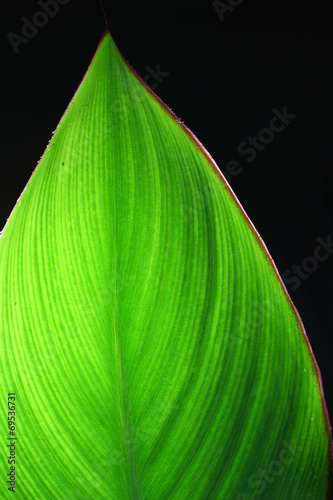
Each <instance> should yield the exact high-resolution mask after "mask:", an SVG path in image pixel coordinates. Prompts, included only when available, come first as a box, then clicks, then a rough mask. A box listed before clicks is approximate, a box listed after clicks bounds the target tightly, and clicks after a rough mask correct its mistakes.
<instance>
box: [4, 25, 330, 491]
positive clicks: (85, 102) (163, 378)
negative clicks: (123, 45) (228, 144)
mask: <svg viewBox="0 0 333 500" xmlns="http://www.w3.org/2000/svg"><path fill="white" fill-rule="evenodd" d="M0 308H1V336H0V353H1V354H0V355H1V359H0V362H1V365H0V366H1V380H0V384H1V408H2V410H1V412H2V413H1V431H2V432H1V435H2V444H1V477H2V480H1V486H0V487H1V491H2V493H1V497H2V498H4V497H7V495H9V494H10V493H11V492H10V491H8V490H7V488H10V487H11V483H6V480H5V477H6V478H7V480H10V478H11V476H10V475H8V474H9V473H10V472H12V477H14V474H13V473H15V481H14V480H13V481H14V483H15V484H14V489H15V491H16V498H17V499H30V498H34V499H55V498H56V499H61V498H63V499H97V498H98V499H114V500H124V499H140V500H143V499H145V500H157V499H158V500H159V499H163V500H164V499H165V500H169V499H176V500H178V499H179V500H186V499H191V500H193V499H195V500H196V499H197V500H202V499H207V500H210V499H217V500H229V499H230V500H231V499H232V500H244V499H255V498H257V497H258V496H259V495H261V498H267V499H270V500H274V499H277V500H281V499H288V500H310V499H315V500H317V499H324V498H325V497H326V495H327V490H328V480H329V474H330V466H331V463H330V457H331V449H330V436H329V424H328V417H327V414H326V409H325V403H324V400H323V395H322V387H321V382H320V376H319V372H318V368H317V365H316V363H315V360H314V358H313V356H312V353H311V349H310V347H309V345H308V342H307V338H306V335H305V332H304V329H303V326H302V323H301V321H300V319H299V317H298V315H297V313H296V311H295V309H294V306H293V304H292V303H291V301H290V298H289V297H288V295H287V292H286V290H285V288H284V285H283V284H282V281H281V279H280V277H279V275H278V273H277V271H276V268H275V266H274V264H273V262H272V260H271V258H270V256H269V254H268V252H267V250H266V248H265V246H264V244H263V242H262V241H261V239H260V237H259V235H258V234H257V232H256V230H255V229H254V227H253V225H252V223H251V222H250V221H249V219H248V218H247V216H246V214H245V213H244V211H243V209H242V208H241V206H240V204H239V203H238V201H237V199H236V198H235V196H234V194H233V193H232V191H231V189H230V187H229V186H228V184H227V183H226V181H225V180H224V178H223V177H222V175H221V173H220V171H219V170H218V168H217V166H216V165H215V164H214V162H213V160H212V159H211V158H210V156H209V155H208V153H207V152H206V151H205V150H204V148H203V147H202V146H201V144H200V143H199V142H198V141H197V140H196V138H195V137H193V135H192V134H191V132H190V131H189V130H188V129H186V128H185V126H184V125H183V124H182V123H180V121H179V120H178V119H177V118H176V117H175V116H174V115H173V114H172V113H171V112H170V111H169V110H168V109H167V108H166V106H165V105H164V104H163V103H162V102H161V101H160V100H159V99H158V98H156V96H155V95H154V94H153V93H152V92H151V91H150V90H149V89H148V88H147V87H146V86H145V85H144V84H143V82H142V81H141V80H140V79H139V78H138V77H137V75H136V74H134V72H133V71H132V70H131V69H130V68H129V66H128V65H127V64H126V63H125V62H124V60H123V59H122V57H121V55H120V54H119V52H118V50H117V48H116V46H115V44H114V42H113V41H112V39H111V36H110V34H109V33H108V32H106V33H105V34H104V36H103V38H102V40H101V42H100V45H99V47H98V50H97V52H96V54H95V57H94V59H93V61H92V63H91V65H90V67H89V69H88V71H87V73H86V75H85V77H84V79H83V81H82V83H81V85H80V87H79V89H78V90H77V92H76V94H75V96H74V98H73V100H72V101H71V103H70V105H69V107H68V109H67V110H66V113H65V114H64V116H63V117H62V119H61V121H60V123H59V125H58V127H57V129H56V131H55V133H54V135H53V137H52V140H51V142H50V143H49V145H48V147H47V149H46V151H45V153H44V155H43V157H42V159H41V161H40V162H39V164H38V166H37V168H36V170H35V172H34V174H33V176H32V178H31V179H30V181H29V183H28V185H27V187H26V189H25V190H24V192H23V193H22V195H21V197H20V199H19V200H18V202H17V204H16V206H15V208H14V210H13V212H12V214H11V216H10V218H9V220H8V222H7V224H6V226H5V228H4V231H3V233H2V235H1V238H0ZM8 393H15V424H14V425H15V431H11V432H14V436H13V435H12V436H10V434H9V431H10V428H9V427H8V424H7V421H8V420H7V419H8V413H9V408H8V406H7V394H8ZM11 397H13V396H11ZM11 401H13V400H11ZM10 407H11V408H13V406H10ZM11 422H13V421H12V420H11ZM10 427H13V426H12V425H11V426H10ZM13 437H15V438H16V439H15V440H13V439H12V438H13ZM7 438H9V439H7ZM10 443H13V444H12V446H10ZM10 453H11V455H10ZM10 456H12V457H14V458H15V464H14V465H11V464H10V463H9V462H10V460H9V459H8V457H10ZM11 466H12V467H13V466H15V470H13V469H12V470H11V471H10V467H11Z"/></svg>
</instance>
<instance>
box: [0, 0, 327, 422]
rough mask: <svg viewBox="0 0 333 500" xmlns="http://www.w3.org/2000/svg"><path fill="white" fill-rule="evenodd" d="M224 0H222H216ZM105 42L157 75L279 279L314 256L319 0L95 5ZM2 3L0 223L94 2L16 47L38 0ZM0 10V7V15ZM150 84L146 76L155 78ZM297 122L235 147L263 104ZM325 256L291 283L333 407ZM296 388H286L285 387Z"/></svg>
mask: <svg viewBox="0 0 333 500" xmlns="http://www.w3.org/2000/svg"><path fill="white" fill-rule="evenodd" d="M226 3H227V2H226ZM104 5H105V10H106V14H107V18H108V21H109V28H110V31H111V33H112V35H113V38H114V40H115V42H116V43H117V45H118V47H119V49H120V50H121V52H122V53H123V55H124V57H125V58H126V59H127V60H128V61H129V62H130V64H131V65H132V66H133V67H134V69H135V70H136V71H137V73H138V74H139V75H141V76H142V77H143V76H145V75H147V66H149V67H150V68H152V69H154V68H155V67H156V65H157V64H160V69H161V71H163V72H166V73H169V75H168V76H166V77H164V78H163V79H162V80H163V81H162V82H159V83H158V85H157V86H156V88H154V91H155V92H156V93H157V95H158V96H159V97H161V99H162V100H163V101H164V102H165V103H166V104H167V105H168V106H169V107H170V108H171V109H172V110H173V111H174V112H175V113H176V115H177V116H178V117H180V118H181V119H182V120H183V121H184V122H185V124H186V125H187V126H188V127H189V128H190V129H191V130H192V131H193V132H194V134H195V135H196V136H197V137H198V138H199V140H200V141H201V142H202V143H203V145H204V146H205V147H206V148H207V150H208V151H209V152H210V153H211V155H212V156H213V158H214V159H215V160H216V162H217V164H218V165H219V167H220V169H221V170H224V169H225V165H226V164H227V162H228V161H230V160H237V161H238V162H239V164H240V166H241V168H242V172H241V173H240V174H239V175H236V176H232V177H231V178H230V184H231V186H232V188H233V190H234V191H235V193H236V195H237V197H238V198H239V200H240V202H241V203H242V205H243V207H244V208H245V210H246V211H247V213H248V215H249V216H250V218H251V220H252V221H253V223H254V224H255V226H256V228H257V229H258V231H259V233H260V234H261V236H262V237H263V239H264V241H265V243H266V245H267V247H268V249H269V251H270V252H271V254H272V257H273V259H274V260H275V263H276V264H277V267H278V269H279V271H280V273H281V274H283V273H284V272H285V271H286V270H290V269H291V267H292V266H293V265H294V264H302V261H303V259H304V258H306V257H311V256H313V252H314V250H315V248H316V246H317V244H318V243H317V241H316V238H317V237H322V238H323V239H324V240H326V239H327V238H328V237H329V235H333V227H332V201H333V198H332V178H333V176H332V168H333V149H332V139H333V125H332V104H333V99H332V89H333V85H332V84H333V72H332V48H333V43H332V42H333V33H332V21H333V7H332V2H331V1H330V0H317V1H316V2H313V1H308V0H302V1H301V0H299V1H298V0H274V1H267V0H265V1H264V0H243V2H241V3H240V5H239V6H237V7H235V8H234V10H233V11H232V12H226V13H225V18H224V20H223V21H222V20H221V19H220V18H219V15H218V13H217V11H216V9H215V8H214V5H213V3H212V2H210V1H208V2H207V1H205V2H204V1H202V0H201V1H198V2H196V3H195V4H194V3H190V2H189V3H187V2H183V3H180V2H172V1H171V2H167V3H164V2H163V3H161V2H155V4H154V5H155V6H154V7H152V6H151V5H149V6H148V5H147V4H144V3H142V2H135V4H134V5H131V4H129V3H128V2H120V1H114V2H111V1H105V2H104ZM2 9H3V12H2V23H3V24H2V27H1V47H2V85H3V89H2V106H1V111H2V116H1V118H2V119H1V126H2V130H1V139H2V145H1V152H2V154H1V161H2V165H1V171H0V219H1V220H0V226H1V227H3V225H4V223H5V221H6V218H7V217H8V215H9V213H10V211H11V209H12V208H13V206H14V204H15V202H16V200H17V198H18V197H19V195H20V193H21V191H22V190H23V188H24V186H25V185H26V183H27V181H28V179H29V177H30V175H31V172H32V171H33V169H34V168H35V166H36V163H37V161H38V159H39V158H40V156H41V155H42V153H43V151H44V149H45V147H46V144H47V143H48V141H49V139H50V137H51V133H52V131H53V130H54V129H55V127H56V125H57V123H58V121H59V120H60V118H61V115H62V113H63V112H64V110H65V108H66V107H67V105H68V102H69V101H70V99H71V98H72V95H73V93H74V91H75V90H76V88H77V86H78V85H79V83H80V81H81V79H82V77H83V75H84V73H85V71H86V69H87V67H88V64H89V62H90V60H91V58H92V56H93V54H94V52H95V49H96V47H97V44H98V42H99V39H100V37H101V36H102V33H103V31H104V27H105V23H104V17H103V13H102V10H101V8H100V4H99V1H98V0H89V1H85V2H83V1H79V0H70V1H69V2H68V4H67V5H62V6H60V7H59V12H58V14H57V15H56V16H55V17H53V18H50V19H49V21H48V22H47V24H46V25H45V26H44V27H42V28H40V29H39V31H38V33H37V34H36V36H34V37H33V38H31V39H30V40H29V42H28V43H27V44H21V45H20V46H19V52H18V53H17V54H16V53H15V52H14V50H13V47H12V46H11V44H10V42H9V40H8V38H7V34H8V33H9V32H13V33H16V34H21V30H22V26H23V21H22V19H21V18H22V16H26V17H27V18H28V19H30V20H31V19H32V18H33V16H34V14H35V13H36V12H37V11H40V10H41V7H40V6H39V5H38V3H37V1H28V2H27V1H26V2H12V4H11V5H9V2H6V5H5V6H3V8H2ZM4 9H5V11H4ZM149 83H150V84H153V83H156V82H155V81H154V80H153V79H150V80H149ZM284 106H287V109H288V112H289V113H293V114H296V115H297V117H296V118H295V119H294V120H292V121H291V123H290V125H288V126H287V127H286V129H285V130H284V131H283V132H281V133H279V134H276V135H275V137H274V140H273V141H272V142H271V143H270V144H268V145H267V147H266V148H265V150H264V151H261V152H258V154H257V156H256V158H255V160H254V161H252V162H247V161H246V156H244V155H243V156H242V155H240V154H239V153H238V151H237V148H238V146H239V144H240V143H241V142H242V141H244V140H246V138H247V137H248V136H249V135H251V134H252V135H256V134H257V133H258V131H260V130H261V129H262V128H263V127H267V126H269V121H270V119H271V118H272V116H273V112H272V109H273V108H277V109H279V110H281V111H282V108H283V107H284ZM332 271H333V255H332V256H330V258H329V259H327V260H326V261H325V262H320V263H319V267H318V269H317V270H316V271H315V272H313V273H310V274H309V276H308V278H307V279H306V280H301V282H300V286H299V287H298V288H297V289H296V290H290V286H289V291H290V295H291V298H292V300H293V301H294V303H295V305H296V307H297V309H298V311H299V313H300V315H301V317H302V319H303V322H304V324H305V328H306V331H307V334H308V337H309V340H310V342H311V345H312V348H313V351H314V354H315V357H316V359H317V362H318V364H319V367H320V370H321V374H322V379H323V384H324V389H325V395H326V400H327V405H328V409H329V413H330V415H331V416H332V415H333V384H332V371H331V367H332V365H333V350H332V331H333V329H332V327H333V311H332V298H333V273H332ZM295 390H297V388H295Z"/></svg>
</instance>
